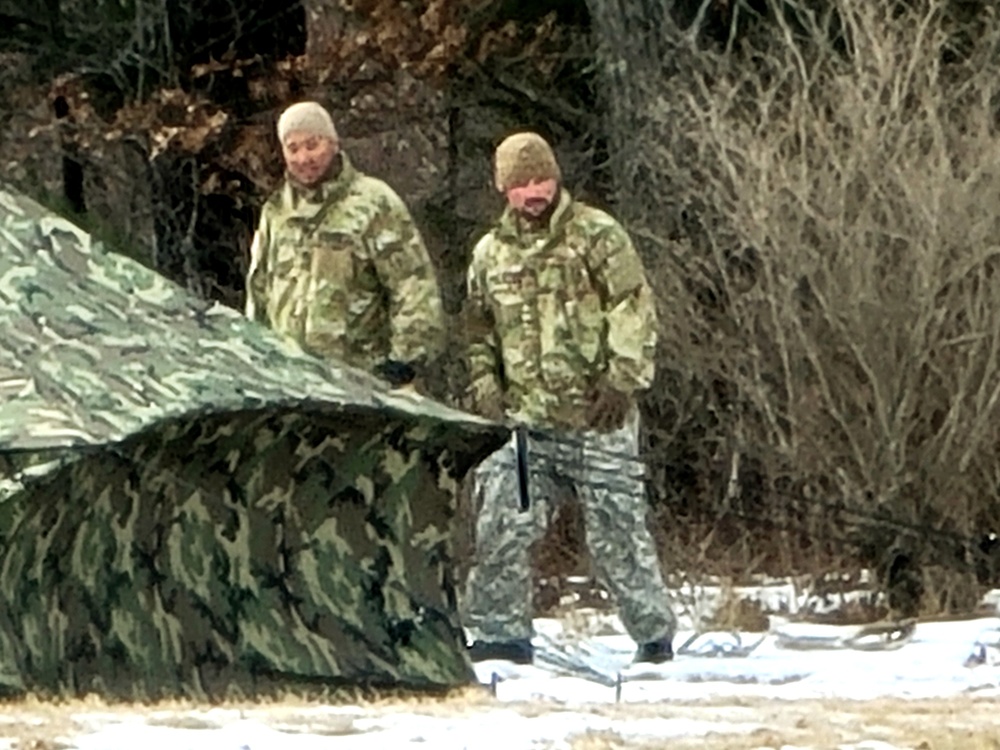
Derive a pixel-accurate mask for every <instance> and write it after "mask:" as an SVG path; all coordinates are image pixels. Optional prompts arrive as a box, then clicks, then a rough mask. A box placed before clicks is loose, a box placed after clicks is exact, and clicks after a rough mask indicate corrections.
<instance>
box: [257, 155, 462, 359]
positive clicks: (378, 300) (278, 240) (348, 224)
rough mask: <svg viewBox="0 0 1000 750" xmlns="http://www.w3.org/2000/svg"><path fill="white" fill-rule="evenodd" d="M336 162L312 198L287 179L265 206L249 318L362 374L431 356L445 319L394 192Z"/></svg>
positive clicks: (430, 271) (429, 269) (416, 235)
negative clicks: (382, 365) (392, 363)
mask: <svg viewBox="0 0 1000 750" xmlns="http://www.w3.org/2000/svg"><path fill="white" fill-rule="evenodd" d="M340 158H341V159H342V167H341V171H340V174H339V175H337V176H336V177H335V178H333V179H331V180H328V181H326V182H325V183H323V184H322V185H321V186H319V187H318V188H316V189H313V190H308V189H306V188H303V187H301V186H299V185H295V184H293V183H292V182H291V181H290V180H288V179H286V180H285V184H284V185H283V186H282V187H281V188H280V189H279V190H277V191H276V192H275V193H274V194H273V195H272V196H271V197H270V198H269V199H268V200H267V202H266V203H265V204H264V208H263V210H262V212H261V218H260V225H259V226H258V229H257V233H256V234H255V236H254V241H253V247H252V249H251V262H250V272H249V274H248V276H247V308H246V313H247V317H249V318H250V319H252V320H256V321H257V322H261V323H265V324H267V325H269V326H271V328H273V329H274V330H276V331H278V332H280V333H283V334H285V335H287V336H289V337H291V338H293V339H294V340H295V341H296V342H298V344H299V345H300V346H301V347H302V348H303V349H305V350H306V351H308V352H310V353H311V354H314V355H317V356H319V357H323V358H330V357H332V358H336V359H339V360H341V361H344V362H346V363H348V364H351V365H354V366H356V367H360V368H363V369H371V368H372V367H374V366H375V365H377V364H379V363H380V362H382V361H384V360H386V359H395V360H399V361H402V362H414V361H417V360H419V359H420V358H422V357H423V358H426V357H433V356H434V355H435V354H437V353H438V351H439V349H440V347H441V341H442V339H443V336H444V319H443V313H442V309H441V298H440V294H439V291H438V285H437V278H436V275H435V272H434V267H433V265H432V264H431V261H430V258H429V257H428V254H427V249H426V248H425V247H424V243H423V240H422V239H421V237H420V232H419V231H418V230H417V228H416V226H415V225H414V223H413V219H412V218H411V216H410V213H409V211H408V210H407V208H406V205H405V204H404V203H403V201H402V200H401V199H400V198H399V196H398V195H396V193H395V192H393V190H392V188H390V187H389V186H388V185H386V184H385V183H384V182H382V181H381V180H377V179H375V178H373V177H369V176H367V175H364V174H362V173H360V172H358V171H357V170H356V169H354V167H353V166H352V165H351V163H350V160H349V159H348V158H347V156H346V155H344V154H341V156H340Z"/></svg>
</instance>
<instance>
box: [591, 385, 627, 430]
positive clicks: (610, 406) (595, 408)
mask: <svg viewBox="0 0 1000 750" xmlns="http://www.w3.org/2000/svg"><path fill="white" fill-rule="evenodd" d="M587 402H588V407H587V426H588V427H590V429H593V430H597V431H598V432H613V431H614V430H619V429H621V428H622V427H623V426H624V425H625V417H627V416H628V411H629V409H630V408H631V407H632V399H631V397H630V396H629V395H628V394H627V393H622V392H621V391H616V390H615V389H614V388H611V387H610V386H608V385H607V384H599V385H596V386H594V387H593V388H591V389H590V391H589V392H588V394H587Z"/></svg>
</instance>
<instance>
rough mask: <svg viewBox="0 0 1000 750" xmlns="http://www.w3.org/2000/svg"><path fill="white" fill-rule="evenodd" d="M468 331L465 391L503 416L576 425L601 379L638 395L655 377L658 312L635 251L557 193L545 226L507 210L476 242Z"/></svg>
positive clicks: (622, 235)
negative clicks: (502, 410) (496, 406)
mask: <svg viewBox="0 0 1000 750" xmlns="http://www.w3.org/2000/svg"><path fill="white" fill-rule="evenodd" d="M466 330H467V335H468V337H469V343H468V346H469V351H468V355H469V360H470V370H471V372H470V376H471V395H472V398H473V400H474V401H475V402H477V403H483V399H489V398H497V397H502V398H503V401H504V404H505V407H506V412H507V415H508V416H511V417H513V418H515V419H518V420H522V421H525V422H527V423H529V424H538V425H543V426H554V427H568V428H582V427H587V426H588V425H586V424H585V423H584V420H585V418H584V414H585V408H584V407H585V398H584V396H585V394H586V392H587V390H588V388H589V387H591V386H592V385H594V384H595V383H598V382H601V381H603V382H604V383H606V384H607V385H610V386H611V387H613V388H615V389H617V390H619V391H622V392H623V393H629V394H631V393H634V392H635V391H636V390H639V389H641V388H645V387H647V386H648V385H649V384H650V383H651V382H652V379H653V374H654V361H653V356H654V350H655V348H656V331H657V326H656V310H655V305H654V302H653V296H652V291H651V290H650V287H649V283H648V282H647V280H646V275H645V271H644V269H643V267H642V262H641V260H640V259H639V255H638V253H637V252H636V251H635V248H634V247H633V245H632V242H631V240H630V239H629V236H628V234H627V233H626V232H625V230H624V228H623V227H622V226H621V225H620V224H619V223H618V222H617V221H615V220H614V219H613V218H612V217H610V216H609V215H608V214H606V213H604V212H603V211H600V210H598V209H595V208H591V207H589V206H586V205H584V204H582V203H579V202H576V201H574V200H573V199H572V197H571V196H570V195H569V193H568V192H567V191H565V190H563V191H562V194H561V196H560V201H559V205H558V206H557V208H556V210H555V212H554V213H553V215H552V219H551V221H550V223H549V226H548V227H547V228H542V229H541V230H537V231H532V230H531V229H530V228H529V227H528V226H527V225H525V224H524V222H523V221H521V220H519V219H518V218H517V217H516V216H515V215H514V214H513V213H512V212H511V211H510V210H509V209H508V210H507V211H506V212H505V213H504V214H503V216H502V217H501V219H500V221H499V223H498V224H497V226H496V227H494V228H493V230H491V231H490V232H489V233H488V234H487V235H486V236H485V237H483V238H482V239H481V240H480V241H479V243H478V244H477V245H476V248H475V250H474V251H473V258H472V263H471V265H470V267H469V272H468V300H467V309H466Z"/></svg>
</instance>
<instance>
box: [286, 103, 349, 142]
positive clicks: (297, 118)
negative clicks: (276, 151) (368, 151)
mask: <svg viewBox="0 0 1000 750" xmlns="http://www.w3.org/2000/svg"><path fill="white" fill-rule="evenodd" d="M296 131H302V132H305V133H311V134H313V135H322V136H326V137H327V138H329V139H330V140H333V141H336V140H337V129H336V128H335V127H334V126H333V118H332V117H330V113H329V112H327V111H326V109H324V108H323V106H322V105H320V104H318V103H316V102H299V103H298V104H293V105H292V106H290V107H289V108H288V109H286V110H285V111H284V112H282V113H281V117H279V118H278V140H279V141H280V142H281V144H282V145H284V143H285V138H287V137H288V134H289V133H294V132H296Z"/></svg>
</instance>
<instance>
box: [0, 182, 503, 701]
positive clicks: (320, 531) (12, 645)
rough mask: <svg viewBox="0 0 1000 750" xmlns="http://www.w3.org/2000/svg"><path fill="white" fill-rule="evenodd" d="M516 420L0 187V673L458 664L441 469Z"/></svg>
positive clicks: (129, 694) (309, 670)
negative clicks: (236, 299)
mask: <svg viewBox="0 0 1000 750" xmlns="http://www.w3.org/2000/svg"><path fill="white" fill-rule="evenodd" d="M507 435H508V432H507V430H506V428H504V427H502V426H500V425H496V424H493V423H490V422H486V421H484V420H480V419H478V418H476V417H474V416H472V415H469V414H465V413H463V412H459V411H456V410H452V409H449V408H448V407H446V406H444V405H442V404H439V403H436V402H434V401H431V400H429V399H424V398H420V397H419V396H415V395H409V394H401V393H397V392H391V391H389V390H387V389H386V387H385V386H384V385H383V384H382V383H381V382H380V381H378V380H376V379H374V378H372V377H370V376H368V375H367V374H365V373H363V372H359V371H354V370H351V369H350V368H346V367H343V368H341V367H331V366H329V365H327V364H326V363H323V362H321V361H319V360H316V359H313V358H311V357H309V356H307V355H305V354H303V353H302V352H301V351H299V350H297V349H295V348H294V346H293V345H290V344H288V343H286V342H284V341H282V340H281V339H279V338H277V337H276V336H275V335H274V334H272V333H271V332H270V331H267V330H266V329H264V328H262V327H259V326H257V325H256V324H253V323H251V322H248V321H246V320H244V319H243V318H242V317H241V316H240V315H239V314H238V313H236V312H235V311H230V310H227V309H225V308H223V307H220V306H214V307H213V306H210V305H208V304H207V303H204V302H202V301H200V300H198V299H196V298H195V297H193V296H192V295H189V294H187V293H186V292H185V291H184V290H183V289H181V288H179V287H177V286H175V285H172V284H170V283H169V282H167V281H166V280H164V279H162V278H161V277H159V276H157V275H156V274H155V273H153V272H152V271H149V270H148V269H146V268H144V267H143V266H141V265H139V264H137V263H135V262H133V261H131V260H129V259H127V258H125V257H122V256H118V255H115V254H111V253H108V252H106V251H104V250H103V249H101V248H100V246H98V245H97V244H94V243H91V242H90V239H89V238H88V237H87V235H85V234H84V233H82V232H81V231H80V230H79V229H77V228H76V227H74V226H73V225H72V224H69V223H68V222H66V221H63V220H61V219H58V218H55V217H52V216H51V215H50V214H48V213H47V212H46V211H45V210H44V209H42V208H41V207H40V206H38V205H37V204H35V203H33V202H31V201H30V200H28V199H26V198H24V197H23V196H21V195H18V194H17V193H15V192H14V191H12V190H10V189H6V188H3V187H2V186H0V689H5V690H6V691H8V692H21V691H25V690H29V691H33V692H36V693H40V694H58V695H80V694H87V693H98V694H101V695H104V696H108V697H122V698H132V699H134V698H165V697H171V696H191V697H210V698H221V697H227V696H233V695H243V696H247V695H256V694H260V693H261V692H274V691H285V690H295V691H298V692H301V691H302V690H307V689H314V688H317V689H326V688H328V687H331V686H340V685H350V686H357V685H369V686H393V687H396V686H399V687H413V688H447V687H453V686H458V685H462V684H466V683H468V682H470V681H472V680H473V679H474V674H473V672H472V669H471V666H470V664H469V662H468V659H467V656H466V653H465V648H464V643H463V637H462V631H461V625H460V622H459V620H458V614H457V608H456V596H455V585H454V581H453V578H452V576H453V567H454V565H453V561H452V557H451V555H452V553H451V549H452V533H453V517H454V514H455V505H456V495H457V492H456V489H457V485H458V482H460V481H461V479H462V477H463V476H464V474H465V473H466V472H467V471H468V469H469V468H470V467H471V466H473V465H474V464H475V463H476V462H478V461H479V460H480V459H481V458H482V457H484V456H485V455H487V454H488V453H489V452H491V451H492V450H495V449H496V448H497V447H499V446H500V445H502V444H503V442H504V441H505V440H506V439H507Z"/></svg>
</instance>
